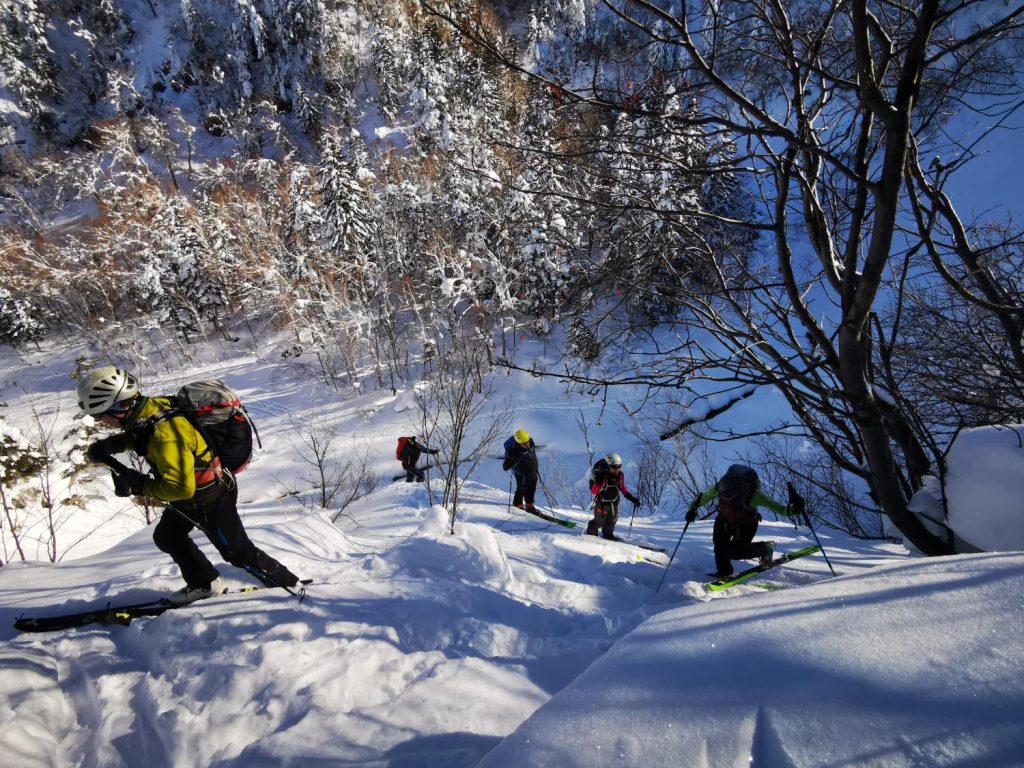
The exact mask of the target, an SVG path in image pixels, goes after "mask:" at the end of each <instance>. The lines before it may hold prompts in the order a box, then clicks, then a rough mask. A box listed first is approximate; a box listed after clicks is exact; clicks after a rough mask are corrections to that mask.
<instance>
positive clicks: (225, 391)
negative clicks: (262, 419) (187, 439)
mask: <svg viewBox="0 0 1024 768" xmlns="http://www.w3.org/2000/svg"><path fill="white" fill-rule="evenodd" d="M168 400H170V401H171V408H170V409H169V410H166V411H163V412H161V413H158V414H156V415H155V416H154V417H153V420H152V423H153V424H155V423H156V422H157V421H162V420H164V419H170V418H173V417H174V416H178V415H181V416H184V417H185V418H186V419H188V422H189V424H191V425H192V426H193V427H194V428H195V430H196V431H197V432H198V433H199V434H200V435H202V436H203V440H205V441H206V444H207V446H209V448H210V450H211V451H212V452H213V453H214V454H215V455H216V456H217V457H219V458H220V463H221V466H222V467H225V468H226V469H229V470H230V471H231V473H232V474H235V475H237V474H238V473H239V472H241V471H242V470H244V469H245V468H246V466H247V465H248V464H249V459H251V458H252V438H253V435H255V436H256V443H257V445H259V447H260V448H262V447H263V443H262V441H261V440H260V434H259V432H258V431H257V429H256V425H255V424H253V422H252V419H251V418H249V413H248V411H246V410H245V406H244V405H242V401H241V400H240V399H239V397H238V395H236V394H235V392H234V390H232V389H231V388H230V387H229V386H228V385H227V384H225V383H224V382H223V381H220V380H218V379H208V380H205V381H193V382H189V383H188V384H185V385H184V386H183V387H182V388H181V389H179V390H178V392H177V394H176V395H173V396H169V397H168Z"/></svg>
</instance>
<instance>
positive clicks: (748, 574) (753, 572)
mask: <svg viewBox="0 0 1024 768" xmlns="http://www.w3.org/2000/svg"><path fill="white" fill-rule="evenodd" d="M820 549H821V547H819V546H818V545H817V544H812V545H811V546H809V547H804V548H803V549H798V550H796V551H795V552H789V553H787V554H785V555H782V556H780V557H776V558H775V559H774V560H772V561H771V562H768V563H765V564H764V565H755V566H754V567H753V568H748V569H747V570H745V571H740V572H739V573H735V574H733V575H732V576H729V577H728V578H725V579H719V580H718V581H712V582H710V583H708V584H705V585H704V588H705V589H708V590H710V591H712V592H721V591H722V590H723V589H728V588H729V587H734V586H736V585H737V584H741V583H742V582H744V581H747V580H749V579H753V578H755V577H757V576H760V575H761V574H762V573H764V572H765V571H770V570H771V569H772V568H776V567H778V566H780V565H782V564H783V563H788V562H789V561H790V560H796V559H797V558H798V557H806V556H807V555H813V554H814V553H815V552H818V551H819V550H820Z"/></svg>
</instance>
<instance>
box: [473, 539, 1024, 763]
mask: <svg viewBox="0 0 1024 768" xmlns="http://www.w3.org/2000/svg"><path fill="white" fill-rule="evenodd" d="M1022 594H1024V555H1022V554H988V555H966V556H958V557H950V558H931V559H928V560H925V561H916V562H913V563H909V564H899V565H891V566H883V567H880V568H877V569H874V570H873V571H872V572H870V573H866V574H864V575H858V576H851V577H843V578H840V579H833V580H829V581H826V582H822V583H820V584H818V585H815V586H810V587H804V588H800V589H793V590H783V591H779V592H774V593H771V594H762V595H758V596H756V597H745V598H739V599H735V600H721V601H714V602H712V603H709V604H703V605H691V606H687V607H682V608H677V609H674V610H670V611H666V612H665V613H662V614H660V615H658V616H656V617H654V618H652V619H650V620H648V621H647V622H646V623H644V624H643V625H641V626H640V627H638V628H637V629H636V630H634V631H633V632H632V633H631V634H630V635H628V636H627V637H626V638H624V639H623V640H622V641H620V642H619V643H618V644H616V645H615V646H614V647H613V648H612V649H611V650H610V651H609V652H608V653H607V654H606V655H605V656H604V657H603V658H601V659H599V660H598V661H596V662H595V663H594V664H593V665H592V666H591V667H590V668H589V669H588V670H587V671H586V672H585V673H584V674H583V675H581V676H580V677H579V678H577V679H576V680H575V681H574V682H573V683H572V684H571V685H570V686H568V688H566V689H565V690H563V691H562V692H561V693H559V694H558V695H557V696H555V697H554V698H553V699H552V700H551V701H550V702H549V703H548V704H547V705H545V706H544V707H542V708H541V709H539V710H538V711H537V712H536V713H534V715H533V716H532V717H531V718H530V719H529V720H527V721H526V722H525V723H524V724H523V725H522V726H520V728H519V729H518V730H517V731H516V732H515V733H513V734H511V735H510V736H509V737H507V738H506V739H505V740H504V741H503V742H502V743H501V744H500V745H499V746H498V747H496V748H495V750H494V751H493V752H491V753H490V754H489V755H488V756H487V757H486V758H485V759H484V760H483V762H481V763H480V768H485V767H486V768H496V767H498V766H522V765H529V766H534V768H539V767H540V766H552V767H554V766H558V768H571V767H572V766H580V768H583V767H584V766H585V767H586V768H600V766H623V765H658V764H662V763H663V762H664V757H665V756H667V755H671V757H672V760H671V762H672V764H673V765H685V766H714V767H715V768H727V767H729V766H735V768H747V766H751V765H760V766H810V765H878V766H882V765H884V766H886V768H904V767H905V768H911V766H921V765H930V766H940V765H944V766H945V765H972V766H991V767H992V768H996V766H1010V765H1015V766H1020V765H1022V764H1024V762H1022V758H1021V755H1024V715H1022V714H1021V713H1022V712H1024V680H1022V678H1021V674H1020V660H1021V658H1024V636H1022V635H1021V633H1020V631H1019V626H1020V620H1021V595H1022ZM965 606H972V608H971V609H969V610H965V609H964V607H965ZM993 613H994V614H996V615H1002V616H1005V617H1007V620H1006V621H1003V622H999V623H992V622H989V621H987V620H985V618H984V617H985V616H988V615H991V614H993ZM1012 616H1017V619H1016V620H1014V619H1012V618H1011V617H1012ZM626 713H628V716H625V715H626ZM569 724H571V727H569Z"/></svg>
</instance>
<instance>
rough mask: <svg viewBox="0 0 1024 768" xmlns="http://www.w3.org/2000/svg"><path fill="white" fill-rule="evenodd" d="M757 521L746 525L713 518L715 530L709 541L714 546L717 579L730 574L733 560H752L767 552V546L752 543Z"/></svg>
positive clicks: (720, 517) (761, 542)
mask: <svg viewBox="0 0 1024 768" xmlns="http://www.w3.org/2000/svg"><path fill="white" fill-rule="evenodd" d="M757 522H758V521H757V520H756V519H755V520H751V521H750V522H747V523H733V522H730V521H729V520H726V519H725V518H724V517H722V516H721V515H719V516H718V517H716V518H715V529H714V532H713V533H712V535H711V540H712V541H713V542H714V545H715V568H716V569H717V570H716V573H717V574H718V575H719V577H722V576H728V575H730V574H731V573H732V561H733V560H752V559H754V558H755V557H761V556H762V555H764V554H766V553H767V551H768V546H767V545H766V544H765V543H764V542H763V541H759V542H757V543H756V544H754V543H752V542H753V540H754V535H755V534H756V533H757Z"/></svg>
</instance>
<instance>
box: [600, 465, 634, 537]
mask: <svg viewBox="0 0 1024 768" xmlns="http://www.w3.org/2000/svg"><path fill="white" fill-rule="evenodd" d="M590 492H591V493H592V494H593V495H594V518H593V519H592V520H591V521H590V522H589V523H587V533H588V534H589V535H591V536H597V532H598V530H600V531H601V535H602V536H603V537H604V538H606V539H611V540H612V541H618V537H617V536H616V535H615V523H617V522H618V520H619V503H620V502H621V498H620V497H622V496H625V497H626V500H627V501H629V502H631V503H632V504H633V506H634V507H639V506H640V499H638V498H637V497H636V496H634V495H633V494H631V493H630V492H629V491H628V490H627V489H626V475H625V473H623V471H622V457H621V456H619V454H617V453H609V454H608V455H607V456H605V457H604V458H603V459H600V460H599V461H598V462H597V463H596V464H595V465H594V468H593V469H591V470H590Z"/></svg>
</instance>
